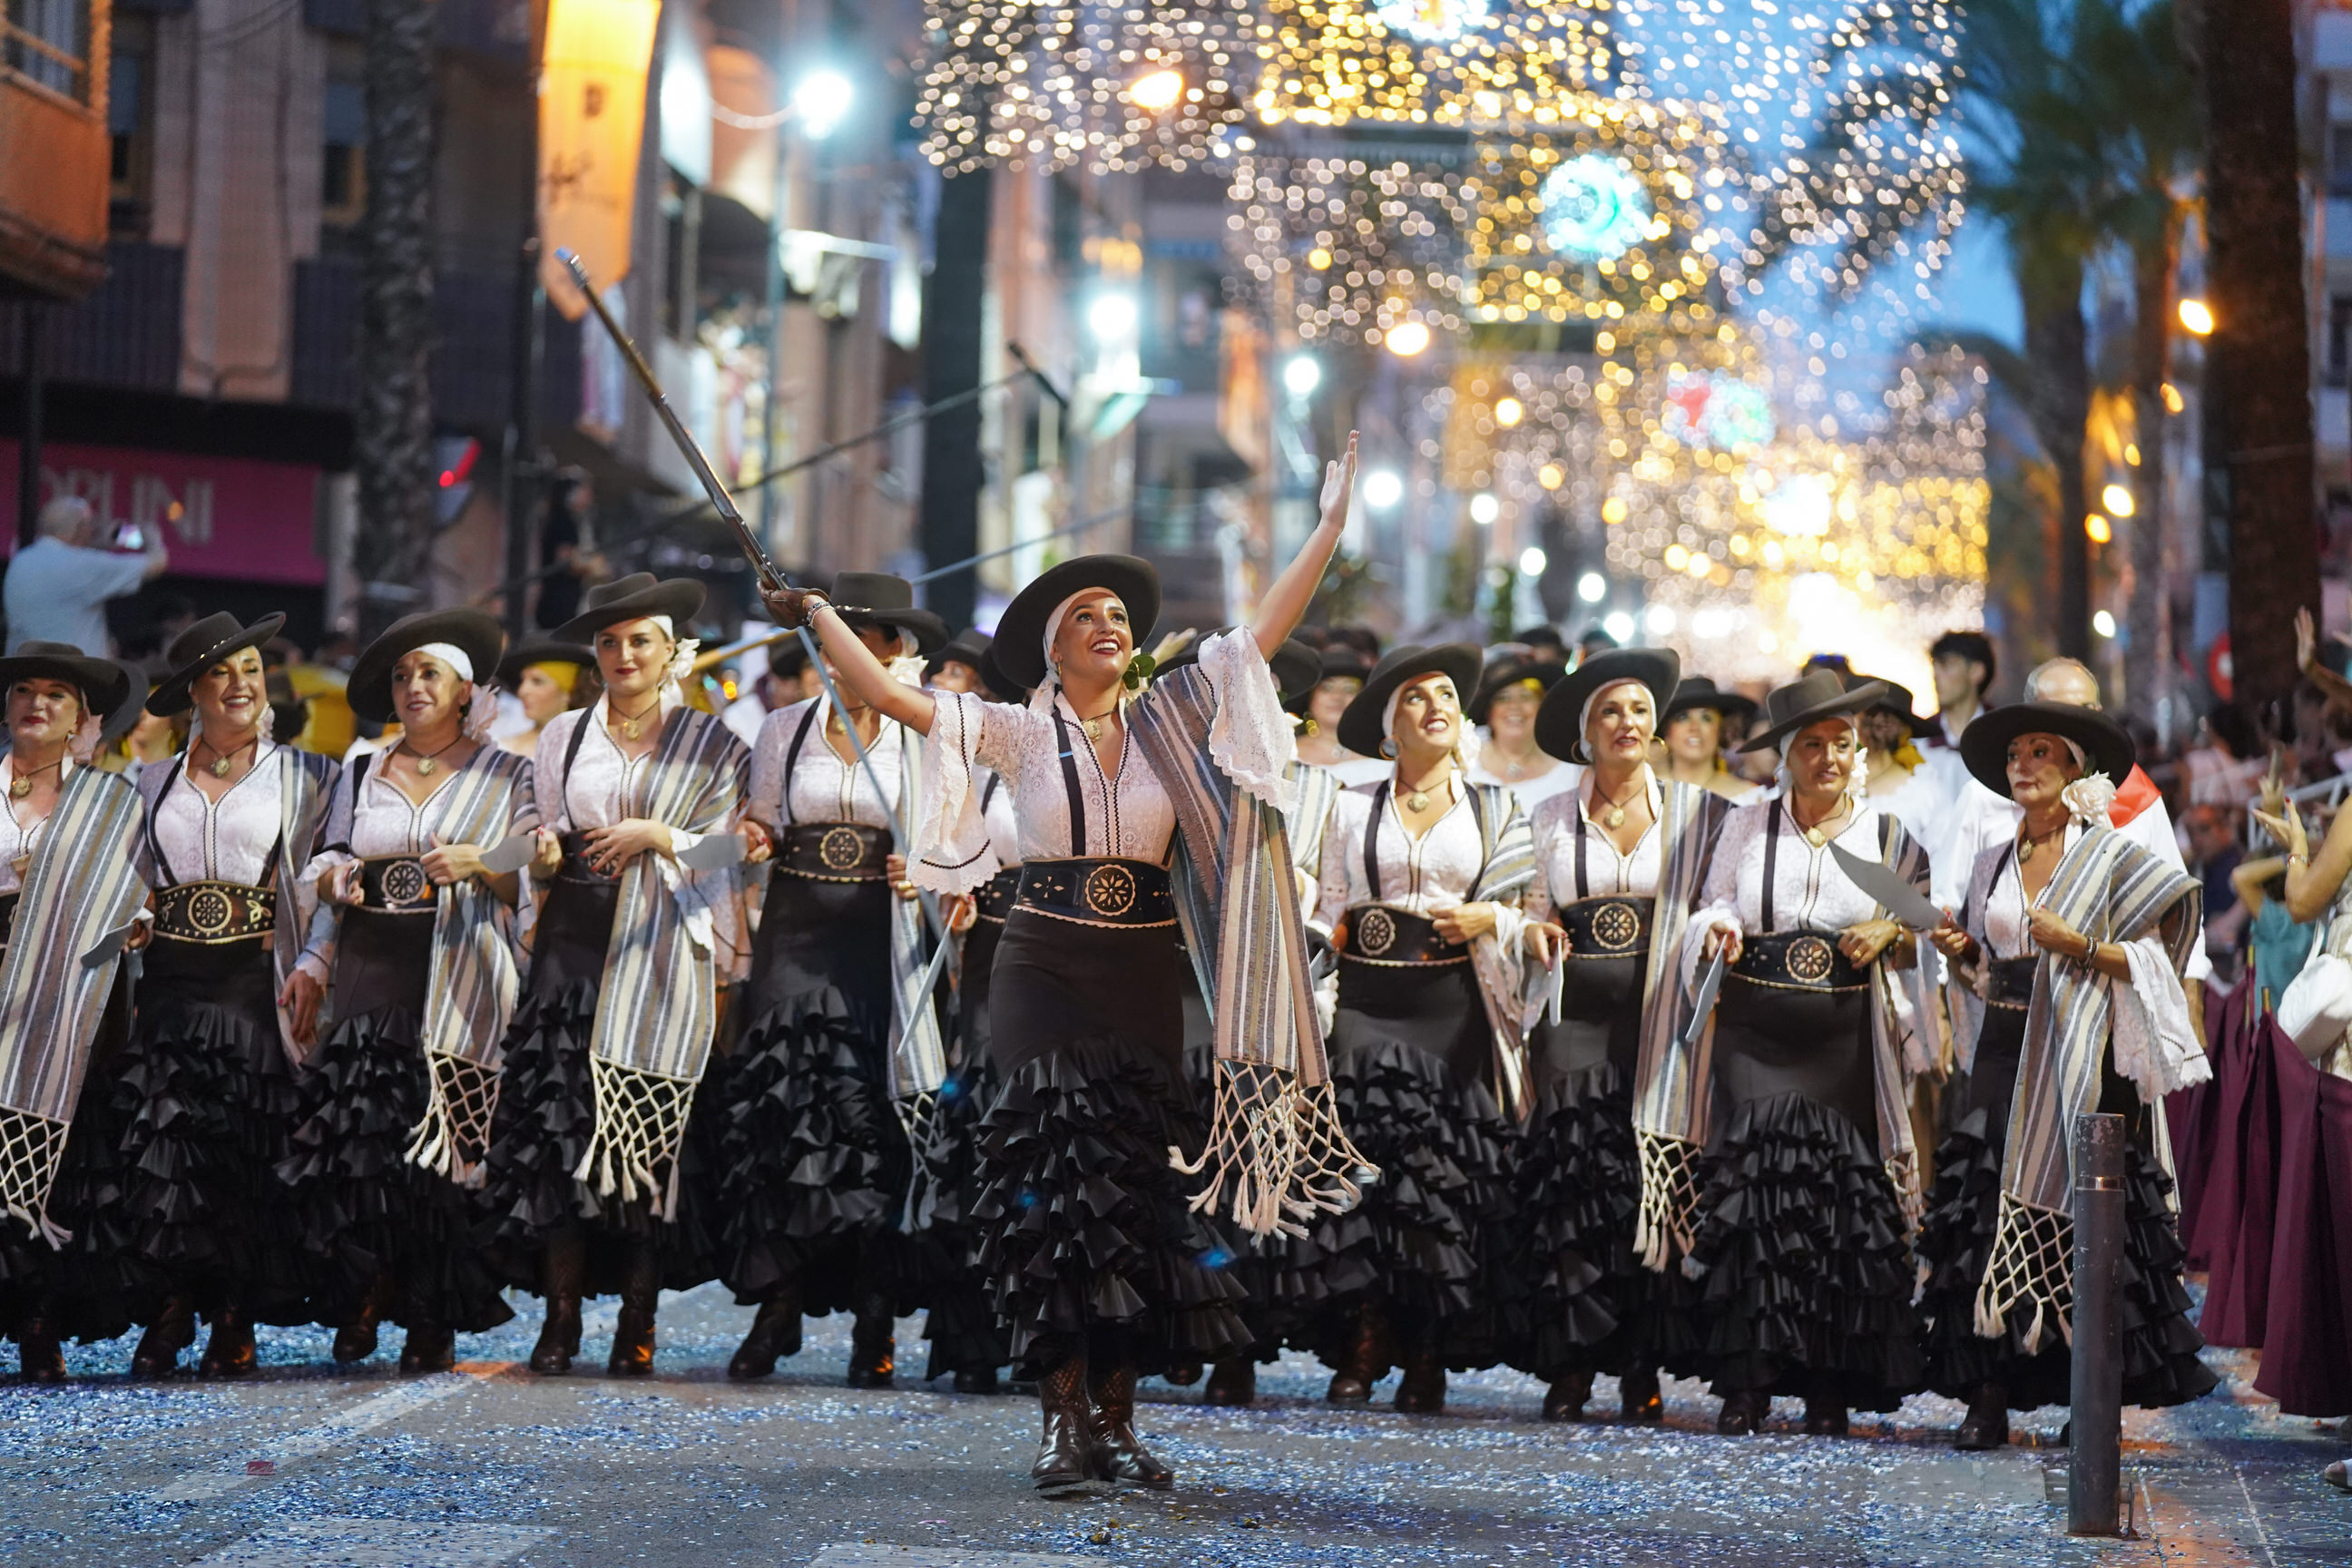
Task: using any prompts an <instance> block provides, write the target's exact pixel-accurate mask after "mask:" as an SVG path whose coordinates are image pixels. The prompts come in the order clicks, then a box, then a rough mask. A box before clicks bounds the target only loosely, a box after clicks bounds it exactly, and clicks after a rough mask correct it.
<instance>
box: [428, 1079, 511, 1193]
mask: <svg viewBox="0 0 2352 1568" xmlns="http://www.w3.org/2000/svg"><path fill="white" fill-rule="evenodd" d="M425 1076H426V1077H427V1078H429V1079H431V1080H432V1091H431V1093H430V1095H429V1096H428V1097H427V1100H426V1101H425V1120H424V1121H420V1122H418V1123H417V1124H416V1126H415V1130H414V1131H412V1133H411V1135H410V1138H409V1143H408V1154H407V1160H408V1163H410V1164H412V1165H418V1166H422V1167H423V1168H424V1169H425V1170H427V1171H430V1172H432V1173H434V1174H435V1175H436V1176H446V1177H447V1178H448V1179H449V1180H450V1181H453V1182H455V1183H457V1184H458V1185H459V1186H461V1187H478V1186H480V1185H481V1184H482V1175H483V1172H484V1170H485V1169H486V1162H487V1160H488V1155H489V1150H490V1119H491V1118H492V1117H493V1116H495V1115H497V1114H498V1109H499V1069H498V1068H494V1067H484V1066H483V1065H482V1064H481V1063H479V1062H478V1061H473V1060H470V1059H468V1058H465V1057H458V1056H451V1055H450V1054H449V1053H447V1052H446V1051H426V1052H425Z"/></svg>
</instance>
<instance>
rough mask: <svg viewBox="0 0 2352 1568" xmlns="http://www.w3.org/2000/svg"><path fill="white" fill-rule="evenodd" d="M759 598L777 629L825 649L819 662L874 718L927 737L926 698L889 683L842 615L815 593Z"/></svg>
mask: <svg viewBox="0 0 2352 1568" xmlns="http://www.w3.org/2000/svg"><path fill="white" fill-rule="evenodd" d="M760 598H761V601H762V602H763V603H764V604H766V605H767V606H768V613H769V614H770V615H771V616H774V617H775V620H776V624H777V625H778V626H783V627H785V628H787V629H790V628H793V627H797V626H803V625H805V626H807V627H808V628H809V631H810V633H811V634H812V635H813V636H814V637H815V638H816V639H817V641H819V642H820V643H823V644H824V657H825V659H826V662H828V663H830V664H831V665H832V666H833V669H834V673H835V675H837V676H839V677H840V678H841V679H842V681H843V682H844V683H845V685H847V686H848V688H849V689H851V690H852V691H855V692H856V693H857V695H858V696H859V697H861V698H863V699H865V700H866V702H867V703H868V704H869V705H871V706H872V707H873V708H874V710H876V711H877V712H879V713H883V714H886V715H887V716H888V717H890V718H893V719H896V720H897V721H898V722H899V723H901V724H904V725H906V726H907V728H908V729H909V730H912V731H915V733H917V734H918V735H928V734H929V733H930V732H931V712H932V703H931V696H930V693H929V692H928V691H925V690H923V689H920V688H919V687H914V686H908V685H904V684H902V683H901V682H899V681H896V680H893V679H890V672H889V671H888V670H887V669H885V668H882V661H881V660H880V659H878V658H875V657H874V650H873V649H871V648H869V647H866V644H865V643H864V642H863V641H861V640H860V639H859V637H858V636H857V634H856V632H854V631H851V630H850V629H849V626H848V623H847V622H845V621H844V620H843V619H842V618H841V612H840V611H838V610H835V609H834V608H833V606H832V605H831V604H829V603H827V602H826V600H825V597H824V595H822V594H820V593H818V592H817V591H816V590H815V589H814V588H762V589H761V590H760ZM828 611H831V612H832V613H831V614H827V613H826V612H828Z"/></svg>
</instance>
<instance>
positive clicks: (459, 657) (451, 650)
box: [409, 642, 474, 686]
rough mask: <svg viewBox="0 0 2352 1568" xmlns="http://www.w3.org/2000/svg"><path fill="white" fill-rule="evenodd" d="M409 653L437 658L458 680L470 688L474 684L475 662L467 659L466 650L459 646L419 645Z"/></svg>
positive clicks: (438, 643)
mask: <svg viewBox="0 0 2352 1568" xmlns="http://www.w3.org/2000/svg"><path fill="white" fill-rule="evenodd" d="M409 651H410V652H411V653H424V654H430V655H432V656H433V657H434V658H437V659H439V660H440V661H441V662H442V663H444V664H446V665H447V666H448V667H449V668H450V669H451V671H453V672H454V673H455V674H456V675H457V679H460V680H462V681H464V682H465V683H466V684H467V685H468V686H471V685H473V684H474V661H473V660H472V659H470V658H467V657H466V650H465V649H464V648H461V647H458V646H457V644H455V643H446V642H425V643H418V644H417V645H416V646H415V647H413V648H411V649H409Z"/></svg>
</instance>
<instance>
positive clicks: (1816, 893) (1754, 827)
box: [1691, 801, 1880, 936]
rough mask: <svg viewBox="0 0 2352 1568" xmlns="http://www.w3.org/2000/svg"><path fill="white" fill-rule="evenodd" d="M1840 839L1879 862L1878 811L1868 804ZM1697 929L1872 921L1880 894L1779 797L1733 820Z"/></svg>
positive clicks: (1752, 932)
mask: <svg viewBox="0 0 2352 1568" xmlns="http://www.w3.org/2000/svg"><path fill="white" fill-rule="evenodd" d="M1776 829H1777V830H1778V833H1779V836H1780V837H1779V844H1778V847H1777V848H1776V849H1775V851H1774V855H1773V860H1774V874H1773V879H1772V923H1771V925H1770V926H1769V927H1767V926H1766V925H1765V923H1764V847H1765V842H1766V837H1765V836H1766V834H1767V833H1768V832H1771V831H1773V830H1776ZM1833 842H1835V843H1837V844H1839V845H1841V846H1843V847H1844V849H1845V851H1846V853H1848V854H1849V855H1855V856H1859V857H1861V858H1863V859H1865V860H1871V861H1875V860H1877V859H1878V858H1880V851H1879V847H1878V813H1877V812H1876V811H1875V810H1874V809H1872V808H1871V807H1870V806H1868V805H1864V807H1863V808H1862V809H1861V810H1860V811H1858V812H1856V813H1855V814H1854V816H1853V820H1852V821H1851V822H1849V823H1848V824H1847V825H1846V826H1845V827H1844V828H1843V829H1842V830H1841V831H1840V832H1839V834H1838V836H1837V837H1836V838H1835V840H1833ZM1700 905H1701V907H1700V910H1699V912H1698V914H1697V915H1696V917H1695V918H1694V919H1693V920H1692V921H1691V929H1692V931H1702V930H1706V929H1713V928H1718V927H1724V926H1728V927H1731V928H1733V929H1735V930H1737V931H1740V932H1742V933H1743V934H1746V935H1749V936H1756V935H1761V934H1766V933H1767V932H1768V931H1843V930H1844V929H1845V928H1846V927H1848V926H1851V925H1856V924H1859V923H1860V922H1862V921H1866V920H1869V919H1871V918H1872V917H1873V916H1874V915H1875V914H1877V912H1878V900H1875V899H1874V898H1872V897H1871V896H1870V895H1869V894H1868V893H1865V892H1864V891H1863V890H1862V889H1859V888H1857V887H1855V886H1854V885H1853V883H1852V882H1850V881H1848V880H1846V875H1845V873H1844V872H1843V871H1842V870H1840V869H1839V868H1838V863H1837V861H1836V859H1835V858H1833V857H1832V855H1831V854H1830V851H1829V846H1828V845H1827V844H1823V845H1820V846H1818V847H1817V846H1815V845H1814V844H1813V843H1811V841H1810V840H1809V839H1807V838H1806V837H1805V836H1804V834H1803V833H1802V832H1801V831H1800V830H1799V829H1798V827H1797V826H1796V825H1795V824H1794V823H1793V822H1791V821H1790V819H1789V814H1788V811H1787V809H1786V808H1785V807H1784V806H1783V805H1781V803H1780V802H1779V801H1759V803H1757V804H1756V805H1743V806H1740V807H1738V808H1737V809H1736V810H1734V811H1733V812H1732V813H1731V815H1730V816H1728V817H1727V818H1725V820H1724V824H1723V836H1722V837H1721V838H1720V839H1718V840H1717V844H1716V848H1715V859H1714V862H1713V864H1712V865H1711V866H1710V867H1709V868H1708V870H1707V878H1706V891H1705V892H1704V893H1702V894H1701V895H1700Z"/></svg>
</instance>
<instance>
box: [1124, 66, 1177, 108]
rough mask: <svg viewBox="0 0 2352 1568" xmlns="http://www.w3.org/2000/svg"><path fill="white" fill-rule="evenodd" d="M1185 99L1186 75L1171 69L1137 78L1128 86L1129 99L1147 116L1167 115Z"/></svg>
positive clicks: (1151, 72)
mask: <svg viewBox="0 0 2352 1568" xmlns="http://www.w3.org/2000/svg"><path fill="white" fill-rule="evenodd" d="M1183 97H1184V73H1183V72H1182V71H1180V70H1177V69H1176V68H1173V67H1170V68H1166V69H1164V70H1156V71H1150V72H1148V73H1147V74H1145V75H1143V76H1139V77H1137V78H1136V79H1134V80H1133V81H1131V82H1129V83H1128V84H1127V99H1128V101H1129V103H1132V104H1134V105H1135V107H1136V108H1138V109H1140V110H1143V111H1144V112H1145V113H1146V114H1165V113H1167V112H1168V110H1171V109H1173V108H1175V107H1176V105H1177V104H1178V103H1179V102H1181V101H1182V100H1183Z"/></svg>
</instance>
